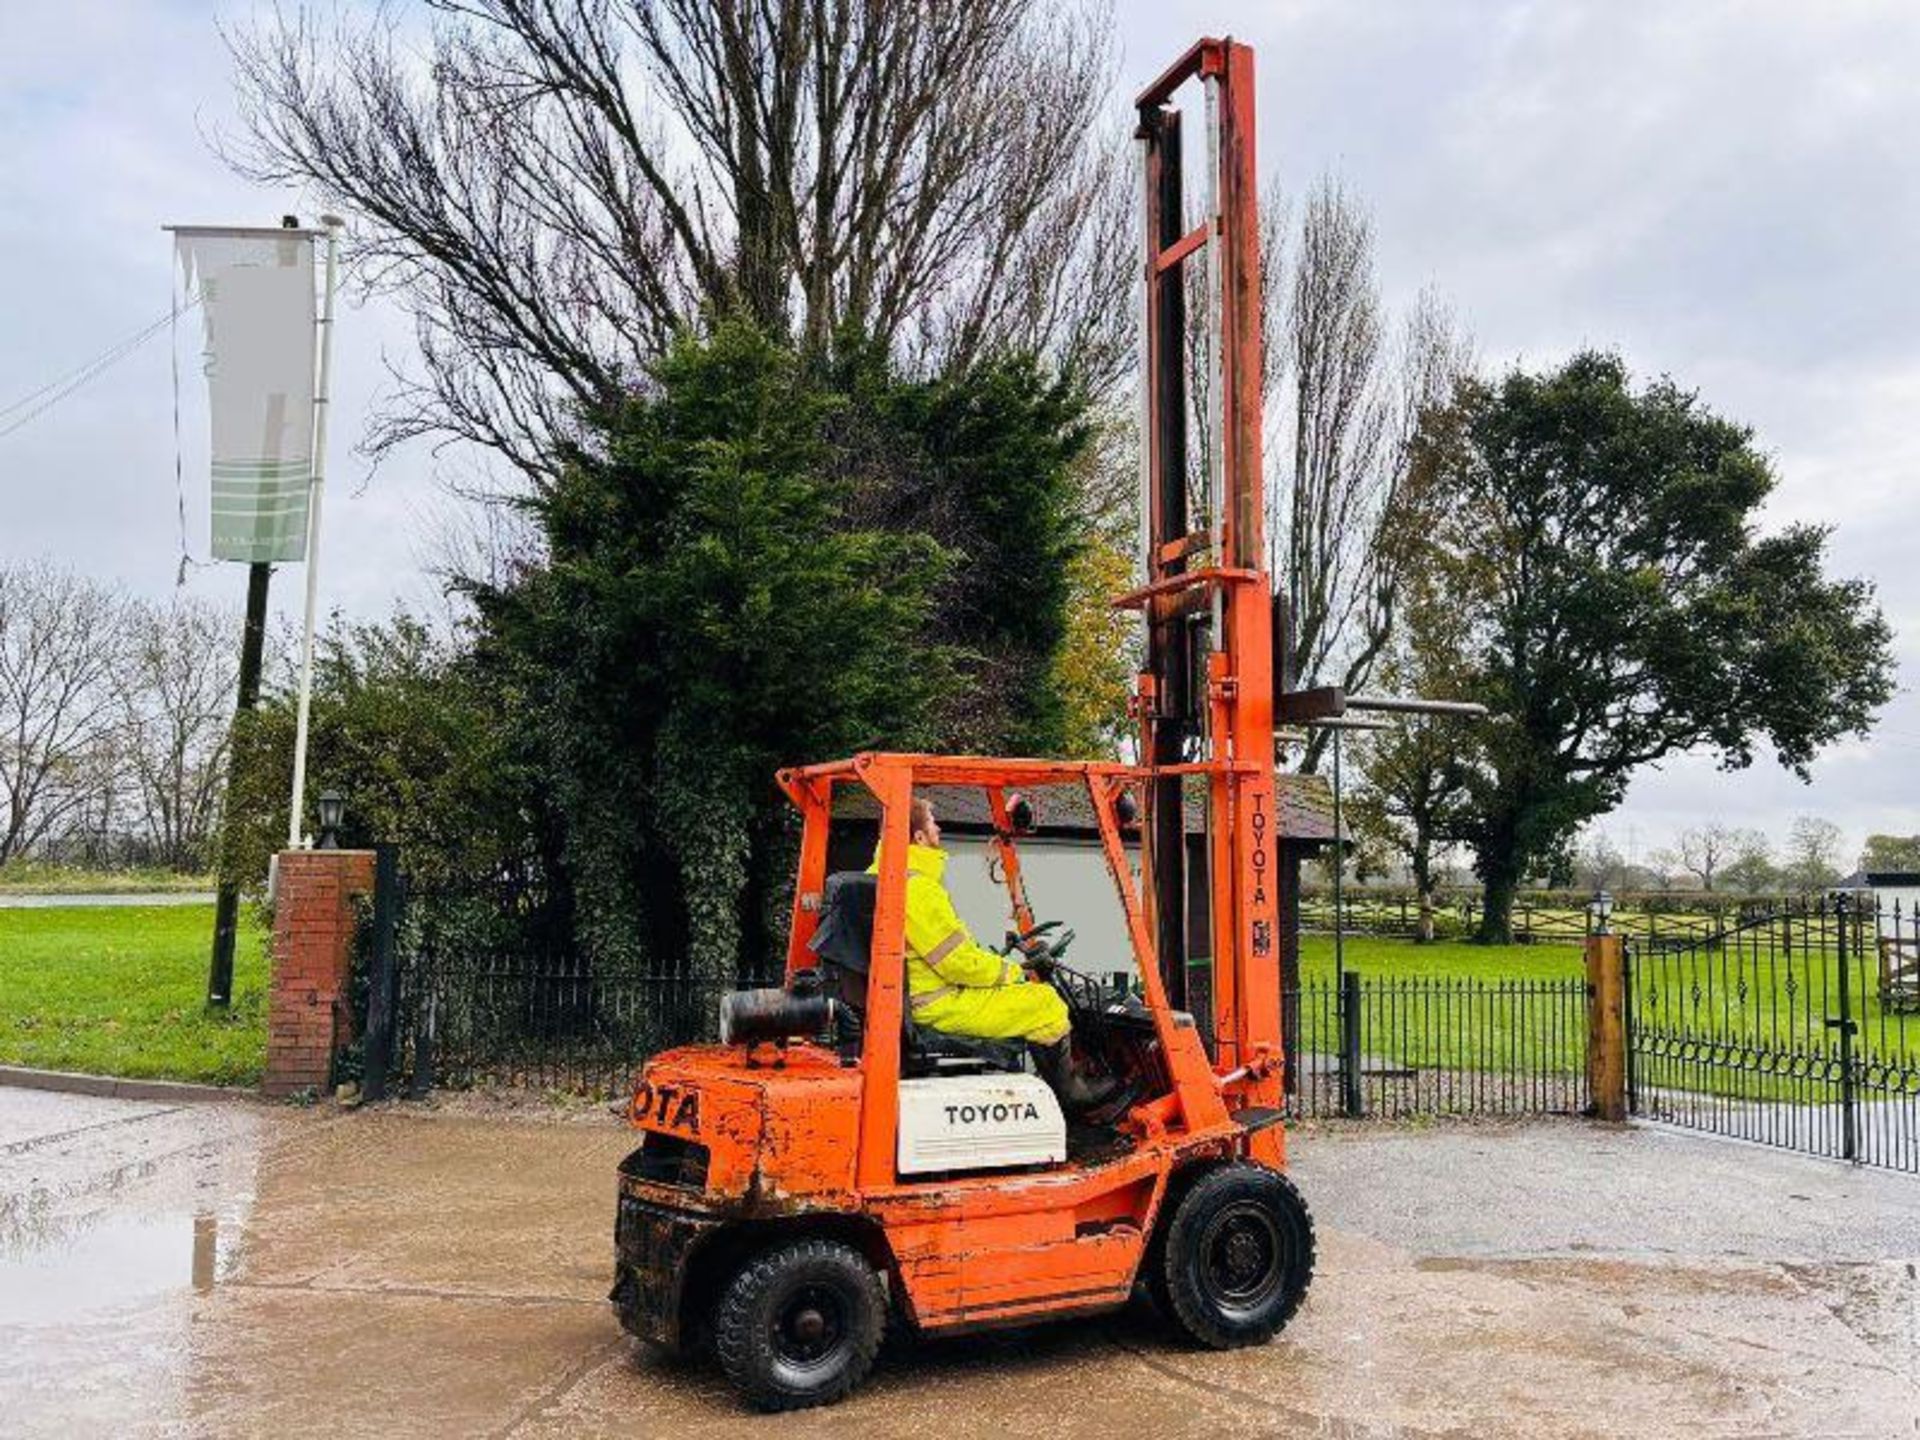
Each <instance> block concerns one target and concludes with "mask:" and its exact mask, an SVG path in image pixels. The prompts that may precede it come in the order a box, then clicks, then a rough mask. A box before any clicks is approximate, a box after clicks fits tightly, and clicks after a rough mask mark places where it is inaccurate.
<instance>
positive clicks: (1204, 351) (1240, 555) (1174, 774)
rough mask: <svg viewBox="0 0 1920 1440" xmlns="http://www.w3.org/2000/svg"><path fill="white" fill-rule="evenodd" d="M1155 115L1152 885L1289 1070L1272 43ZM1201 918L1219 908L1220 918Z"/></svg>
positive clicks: (1148, 237) (1143, 117)
mask: <svg viewBox="0 0 1920 1440" xmlns="http://www.w3.org/2000/svg"><path fill="white" fill-rule="evenodd" d="M1192 80H1197V81H1198V82H1199V84H1200V88H1201V93H1202V95H1203V97H1204V107H1205V109H1204V113H1205V124H1206V136H1205V152H1204V153H1205V156H1206V160H1205V168H1204V171H1203V173H1202V175H1201V176H1200V180H1201V182H1202V183H1201V185H1200V186H1199V190H1200V194H1199V197H1198V199H1199V203H1198V206H1197V208H1196V210H1195V214H1196V216H1197V223H1195V224H1193V225H1192V226H1191V227H1190V228H1189V226H1188V223H1187V221H1188V201H1187V195H1186V190H1185V177H1184V174H1183V168H1184V167H1183V163H1182V156H1183V152H1182V138H1181V136H1182V125H1181V118H1182V117H1181V113H1180V110H1179V109H1178V108H1177V107H1176V106H1175V105H1174V104H1173V97H1174V94H1175V92H1176V91H1178V90H1179V89H1180V88H1181V87H1182V86H1183V85H1185V84H1187V82H1189V81H1192ZM1136 104H1137V106H1138V109H1139V117H1140V124H1139V129H1138V131H1137V132H1136V138H1137V140H1138V142H1139V146H1140V156H1141V171H1142V201H1143V211H1144V214H1143V219H1144V222H1145V223H1144V234H1145V241H1146V243H1145V254H1144V256H1143V263H1142V278H1143V282H1144V283H1143V287H1142V300H1143V303H1142V313H1141V334H1140V351H1141V357H1142V361H1141V387H1140V388H1141V401H1140V403H1141V431H1142V437H1143V440H1142V445H1141V462H1140V469H1141V476H1140V479H1141V491H1142V493H1141V512H1142V527H1141V528H1142V532H1143V534H1142V549H1143V551H1144V573H1143V580H1144V583H1143V584H1142V585H1141V587H1140V588H1138V589H1136V590H1134V591H1132V592H1131V593H1130V594H1128V595H1124V596H1122V597H1120V599H1119V600H1117V601H1116V602H1115V603H1116V604H1117V605H1120V606H1124V607H1129V608H1136V609H1139V610H1141V611H1142V612H1143V616H1144V619H1145V623H1146V639H1147V644H1146V656H1147V664H1146V669H1145V671H1144V672H1143V673H1142V674H1141V675H1140V677H1139V686H1138V692H1137V694H1136V697H1135V713H1136V716H1137V718H1138V720H1139V722H1140V726H1141V763H1142V765H1144V766H1145V767H1146V768H1147V769H1148V771H1149V772H1150V778H1149V781H1148V783H1147V785H1146V787H1145V788H1146V790H1147V813H1146V826H1145V835H1146V844H1145V846H1144V857H1145V858H1144V870H1145V890H1146V894H1147V903H1148V907H1149V911H1150V924H1151V930H1152V933H1153V935H1154V938H1155V953H1156V955H1157V957H1158V962H1159V967H1160V971H1161V978H1162V981H1163V983H1164V984H1165V987H1166V990H1167V994H1168V998H1169V1000H1170V1002H1171V1003H1172V1004H1174V1005H1175V1006H1177V1007H1181V1008H1186V1007H1187V1006H1188V1005H1189V1004H1190V1003H1191V1002H1190V1000H1189V996H1188V986H1187V980H1188V973H1189V965H1190V962H1191V961H1192V960H1193V959H1195V958H1197V957H1194V956H1190V955H1189V953H1188V952H1189V945H1188V940H1189V937H1190V934H1192V933H1195V932H1199V933H1202V934H1203V935H1204V938H1205V939H1206V942H1207V949H1208V952H1209V958H1210V960H1211V983H1210V985H1209V986H1208V987H1207V990H1208V995H1207V997H1206V999H1207V1001H1208V1002H1209V1003H1210V1006H1211V1018H1212V1026H1211V1033H1212V1036H1213V1043H1214V1061H1215V1065H1216V1066H1217V1067H1218V1068H1219V1069H1221V1070H1223V1071H1224V1070H1227V1069H1229V1068H1232V1067H1237V1066H1242V1065H1248V1064H1254V1063H1256V1062H1260V1061H1263V1060H1264V1061H1265V1062H1266V1063H1267V1064H1270V1065H1277V1064H1278V1057H1279V1054H1280V1044H1281V1035H1280V1028H1281V1021H1280V978H1279V977H1280V935H1279V905H1278V879H1279V870H1280V866H1279V833H1278V832H1279V826H1278V817H1277V814H1276V808H1275V788H1274V694H1275V689H1276V686H1275V683H1274V681H1275V669H1274V664H1275V656H1274V649H1275V646H1274V614H1275V611H1274V600H1273V585H1272V582H1271V577H1270V575H1269V574H1268V571H1267V565H1266V537H1265V534H1264V528H1265V527H1264V511H1265V506H1264V496H1263V484H1262V473H1261V460H1260V443H1261V420H1260V372H1261V308H1260V218H1259V201H1258V179H1257V171H1256V168H1255V163H1254V109H1253V51H1252V50H1251V49H1250V48H1249V47H1247V46H1245V45H1241V44H1236V43H1235V42H1234V41H1232V40H1218V39H1206V40H1202V41H1200V42H1199V43H1198V44H1197V45H1195V46H1194V47H1193V48H1192V49H1191V50H1189V51H1188V52H1187V53H1186V54H1185V55H1183V56H1182V57H1181V58H1180V59H1179V60H1178V61H1176V62H1175V63H1174V65H1173V66H1172V67H1171V68H1170V69H1168V70H1167V71H1166V73H1165V74H1163V75H1161V76H1160V78H1159V79H1157V80H1155V81H1154V82H1153V84H1151V85H1150V86H1148V87H1147V89H1146V90H1145V91H1144V92H1142V94H1141V95H1140V97H1139V99H1138V100H1137V102H1136ZM1192 266H1199V267H1200V268H1201V279H1202V283H1198V284H1195V285H1193V286H1192V287H1191V288H1190V287H1189V284H1188V278H1189V273H1190V270H1189V267H1192ZM1189 294H1193V295H1195V296H1196V297H1199V296H1204V299H1202V300H1201V301H1200V303H1199V306H1198V308H1199V309H1200V315H1199V317H1198V326H1197V330H1193V329H1190V327H1189V320H1188V304H1187V302H1188V297H1189ZM1190 359H1194V360H1196V361H1197V365H1196V366H1190V365H1189V360H1190ZM1195 368H1197V369H1198V371H1199V373H1198V374H1197V375H1196V374H1193V373H1190V372H1191V370H1193V369H1195ZM1190 432H1191V433H1190ZM1196 452H1197V453H1196ZM1196 461H1197V463H1195V462H1196ZM1189 786H1192V787H1195V788H1200V787H1204V790H1205V794H1206V822H1207V823H1206V846H1205V856H1206V859H1205V864H1204V866H1202V867H1198V868H1192V867H1189V866H1188V864H1187V844H1186V828H1187V827H1186V809H1185V794H1186V791H1187V789H1188V787H1189ZM1190 871H1191V873H1190ZM1190 916H1192V917H1194V918H1195V919H1200V918H1201V917H1204V922H1205V923H1204V926H1202V925H1200V924H1190V919H1189V917H1190ZM1263 1088H1264V1087H1263ZM1276 1089H1277V1087H1276Z"/></svg>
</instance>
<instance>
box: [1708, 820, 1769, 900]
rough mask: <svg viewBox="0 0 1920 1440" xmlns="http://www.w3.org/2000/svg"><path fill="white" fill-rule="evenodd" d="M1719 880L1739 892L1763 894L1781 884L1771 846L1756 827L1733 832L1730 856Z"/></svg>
mask: <svg viewBox="0 0 1920 1440" xmlns="http://www.w3.org/2000/svg"><path fill="white" fill-rule="evenodd" d="M1720 880H1721V883H1723V884H1724V885H1725V886H1726V887H1727V889H1729V890H1732V891H1734V892H1735V893H1736V894H1740V895H1762V894H1765V893H1766V892H1767V891H1769V890H1777V889H1778V888H1779V887H1780V870H1779V867H1777V866H1776V865H1775V864H1774V863H1773V847H1772V846H1771V845H1769V844H1768V843H1767V837H1766V836H1765V835H1763V834H1761V833H1760V832H1759V831H1758V830H1736V831H1734V832H1733V855H1732V858H1731V859H1729V860H1728V861H1727V862H1726V864H1725V865H1723V866H1722V867H1721V869H1720Z"/></svg>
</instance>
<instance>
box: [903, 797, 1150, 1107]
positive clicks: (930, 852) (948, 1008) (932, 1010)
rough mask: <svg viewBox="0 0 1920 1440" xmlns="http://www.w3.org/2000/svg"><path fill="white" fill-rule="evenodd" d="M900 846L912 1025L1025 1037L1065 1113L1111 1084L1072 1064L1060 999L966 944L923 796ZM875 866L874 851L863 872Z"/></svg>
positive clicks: (1098, 1097) (1012, 963)
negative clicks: (904, 847)
mask: <svg viewBox="0 0 1920 1440" xmlns="http://www.w3.org/2000/svg"><path fill="white" fill-rule="evenodd" d="M908 833H909V837H910V843H909V845H908V848H907V947H906V950H907V956H906V958H907V999H908V1003H909V1005H910V1006H911V1007H912V1011H913V1021H914V1023H915V1024H916V1025H924V1026H926V1027H927V1028H928V1029H930V1030H939V1031H941V1032H942V1033H944V1034H947V1035H961V1036H967V1037H969V1038H972V1039H976V1040H1025V1041H1026V1042H1027V1043H1028V1045H1030V1046H1031V1047H1032V1049H1033V1057H1034V1062H1035V1064H1036V1065H1037V1066H1038V1068H1039V1071H1040V1073H1041V1075H1043V1076H1044V1077H1045V1078H1046V1081H1047V1083H1048V1084H1049V1085H1051V1086H1052V1087H1053V1088H1054V1090H1055V1092H1056V1093H1057V1094H1058V1095H1059V1096H1060V1101H1061V1103H1062V1104H1063V1105H1064V1106H1066V1107H1067V1108H1068V1109H1070V1110H1084V1109H1087V1108H1089V1107H1091V1106H1094V1105H1097V1104H1099V1103H1100V1102H1101V1101H1103V1100H1105V1099H1107V1098H1108V1097H1109V1096H1111V1094H1112V1093H1113V1091H1114V1089H1115V1088H1116V1087H1115V1086H1114V1085H1113V1084H1112V1082H1109V1081H1090V1080H1089V1079H1088V1078H1087V1077H1086V1076H1085V1075H1083V1074H1081V1073H1080V1070H1079V1069H1078V1067H1077V1066H1076V1065H1075V1064H1074V1061H1073V1042H1072V1037H1071V1035H1070V1034H1069V1031H1070V1028H1071V1020H1070V1018H1069V1016H1068V1014H1067V1002H1066V1001H1064V1000H1062V999H1061V998H1060V995H1059V993H1058V992H1057V991H1056V990H1055V989H1054V988H1053V987H1052V986H1051V985H1049V984H1047V983H1046V982H1045V981H1044V980H1040V979H1037V978H1034V977H1032V976H1030V975H1029V974H1028V973H1027V970H1026V969H1025V968H1024V967H1023V966H1022V965H1021V964H1020V962H1019V961H1017V960H1013V959H1010V958H1008V957H1006V956H1004V955H1001V954H999V953H997V952H995V951H992V950H989V949H987V948H986V947H985V946H984V945H980V944H977V943H976V942H975V941H974V938H973V936H972V934H970V933H969V932H968V930H967V927H966V922H964V921H963V920H961V918H960V916H959V915H958V914H957V913H956V912H955V910H954V908H953V900H952V897H950V896H949V895H948V894H947V887H946V884H945V875H946V870H947V852H946V851H944V850H942V849H941V848H940V825H939V822H938V821H937V820H935V818H934V814H933V807H932V806H931V805H929V804H928V803H927V802H926V801H925V800H915V801H914V802H913V814H912V818H911V819H910V820H909V822H908ZM879 871H880V857H879V855H878V853H876V854H875V855H874V859H873V864H872V865H871V866H869V867H868V873H869V874H878V873H879Z"/></svg>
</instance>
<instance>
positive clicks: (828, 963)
mask: <svg viewBox="0 0 1920 1440" xmlns="http://www.w3.org/2000/svg"><path fill="white" fill-rule="evenodd" d="M879 888H880V877H879V876H877V875H869V874H868V873H867V872H866V871H864V870H841V871H838V872H836V873H834V874H832V875H829V876H828V877H827V884H826V889H825V891H824V893H823V894H822V895H821V899H820V924H819V927H818V928H817V929H816V930H815V931H814V934H813V939H812V941H810V942H809V943H808V946H807V948H808V949H809V950H811V951H813V953H814V954H815V955H817V956H819V957H820V969H821V973H822V975H823V976H824V977H825V979H826V982H827V990H828V993H829V994H830V995H832V996H833V997H834V999H836V1000H838V1001H839V1002H840V1004H841V1005H842V1006H844V1007H845V1009H846V1010H847V1011H848V1012H849V1013H850V1015H851V1016H852V1018H853V1020H854V1025H853V1027H852V1031H851V1034H850V1035H849V1036H847V1037H844V1041H843V1043H845V1042H846V1041H850V1042H851V1043H853V1044H856V1045H857V1043H858V1040H859V1035H860V1025H861V1024H862V1023H863V1022H864V1021H865V1019H866V1009H867V972H868V970H869V969H870V968H871V965H872V959H873V907H874V901H875V898H876V897H877V895H878V893H879ZM1025 1069H1026V1046H1025V1045H1024V1044H1023V1043H1021V1042H1020V1041H1018V1040H978V1039H975V1038H974V1037H972V1036H970V1035H949V1034H947V1033H946V1032H945V1031H942V1030H935V1029H933V1028H932V1027H931V1026H927V1025H916V1024H914V1021H913V1012H912V1009H911V1007H908V1009H907V1011H906V1014H905V1015H904V1016H903V1017H902V1020H901V1029H900V1073H901V1075H902V1076H903V1077H907V1078H917V1077H920V1076H927V1075H959V1074H972V1073H978V1072H979V1071H982V1070H1007V1071H1021V1070H1025Z"/></svg>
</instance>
